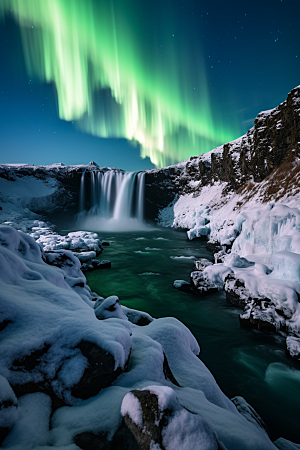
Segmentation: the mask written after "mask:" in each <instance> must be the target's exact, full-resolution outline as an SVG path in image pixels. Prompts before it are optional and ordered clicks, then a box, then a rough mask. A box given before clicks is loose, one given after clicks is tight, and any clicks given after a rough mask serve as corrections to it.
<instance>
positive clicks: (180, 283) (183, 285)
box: [173, 280, 194, 293]
mask: <svg viewBox="0 0 300 450" xmlns="http://www.w3.org/2000/svg"><path fill="white" fill-rule="evenodd" d="M173 286H174V288H175V289H178V290H179V291H182V292H187V293H194V289H193V287H192V286H191V285H190V283H188V282H187V281H184V280H175V281H174V283H173Z"/></svg>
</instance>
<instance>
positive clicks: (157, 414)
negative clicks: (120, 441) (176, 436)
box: [124, 389, 168, 450]
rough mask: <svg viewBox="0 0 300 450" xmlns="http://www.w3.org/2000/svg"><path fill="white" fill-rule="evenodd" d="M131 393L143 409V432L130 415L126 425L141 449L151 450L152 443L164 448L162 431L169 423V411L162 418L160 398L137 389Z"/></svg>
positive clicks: (125, 421) (125, 420) (126, 417)
mask: <svg viewBox="0 0 300 450" xmlns="http://www.w3.org/2000/svg"><path fill="white" fill-rule="evenodd" d="M131 393H132V394H133V395H134V396H135V397H136V398H137V399H138V400H139V403H140V405H141V407H142V416H143V425H144V429H143V430H142V429H141V428H140V427H139V426H138V425H136V424H135V423H134V422H133V421H132V420H131V418H130V417H129V415H128V414H126V415H125V416H124V423H125V425H126V426H127V428H128V429H129V430H130V431H131V433H132V434H133V436H134V438H135V440H136V443H137V446H138V448H139V449H143V450H150V446H151V443H152V442H154V443H155V444H159V445H160V447H161V448H162V449H163V447H162V429H163V427H164V425H166V423H167V416H168V411H166V414H165V416H164V417H163V418H161V411H160V408H159V405H158V397H157V395H155V394H152V393H151V392H149V391H146V390H145V391H139V390H137V389H135V390H133V391H131Z"/></svg>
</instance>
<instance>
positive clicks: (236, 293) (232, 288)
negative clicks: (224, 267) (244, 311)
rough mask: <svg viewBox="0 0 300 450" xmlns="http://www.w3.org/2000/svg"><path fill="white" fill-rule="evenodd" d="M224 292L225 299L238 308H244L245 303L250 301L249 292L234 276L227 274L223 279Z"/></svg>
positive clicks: (242, 282) (241, 281)
mask: <svg viewBox="0 0 300 450" xmlns="http://www.w3.org/2000/svg"><path fill="white" fill-rule="evenodd" d="M224 290H225V292H226V299H227V300H228V301H229V302H230V303H232V304H233V305H235V306H238V307H240V308H244V307H245V306H246V304H247V303H250V302H251V301H252V297H251V295H250V292H249V291H248V289H246V288H245V283H244V281H243V280H240V279H239V278H236V276H235V275H234V274H228V275H227V277H226V278H225V284H224Z"/></svg>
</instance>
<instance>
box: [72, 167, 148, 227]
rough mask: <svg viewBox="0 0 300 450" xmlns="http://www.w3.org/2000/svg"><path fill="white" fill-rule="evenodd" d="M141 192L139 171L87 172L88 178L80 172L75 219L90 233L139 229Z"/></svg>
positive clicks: (141, 179)
mask: <svg viewBox="0 0 300 450" xmlns="http://www.w3.org/2000/svg"><path fill="white" fill-rule="evenodd" d="M89 178H90V180H89ZM144 193H145V174H144V173H143V172H139V173H136V172H121V171H117V170H107V171H106V172H101V171H91V172H90V177H88V172H87V173H85V172H83V173H82V176H81V181H80V197H79V199H80V201H79V210H80V213H79V215H78V220H79V221H80V222H81V226H86V227H88V228H89V229H94V230H106V229H107V230H108V231H109V230H120V231H122V230H127V231H129V230H134V229H140V228H143V227H145V224H144V222H143V218H144Z"/></svg>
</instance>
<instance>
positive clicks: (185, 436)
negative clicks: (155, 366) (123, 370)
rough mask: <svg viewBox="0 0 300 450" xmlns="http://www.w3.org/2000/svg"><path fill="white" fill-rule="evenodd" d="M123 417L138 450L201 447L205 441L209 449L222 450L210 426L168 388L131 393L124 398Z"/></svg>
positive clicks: (150, 387)
mask: <svg viewBox="0 0 300 450" xmlns="http://www.w3.org/2000/svg"><path fill="white" fill-rule="evenodd" d="M121 414H122V416H123V420H124V424H125V426H126V427H127V428H128V430H129V431H130V432H131V433H132V435H133V436H134V439H135V442H136V444H137V448H138V449H139V450H151V449H164V448H172V449H173V448H174V449H177V448H178V449H179V447H178V443H179V442H180V448H199V442H201V441H202V440H203V442H205V444H206V447H205V448H206V449H207V450H218V449H219V448H220V447H219V444H218V441H217V438H216V436H215V434H214V432H213V430H212V429H211V428H210V426H209V425H208V423H207V422H204V420H203V418H202V417H201V416H199V415H197V414H192V413H191V412H189V411H187V410H186V409H184V408H183V407H182V406H181V405H180V404H179V402H178V400H177V398H176V395H175V392H174V391H173V389H171V388H169V387H166V386H148V387H146V388H144V389H142V390H138V389H134V390H132V391H130V392H129V393H128V394H127V395H125V397H124V398H123V402H122V406H121ZM182 423H184V424H185V426H184V432H183V430H182Z"/></svg>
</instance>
